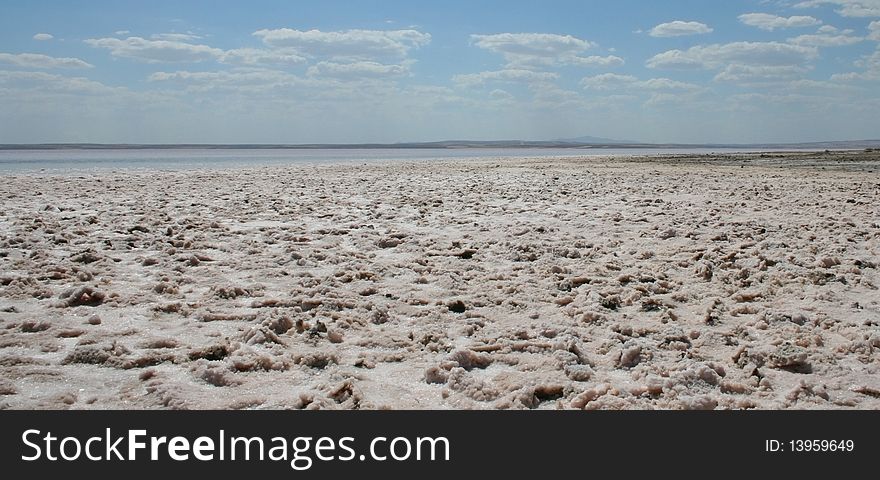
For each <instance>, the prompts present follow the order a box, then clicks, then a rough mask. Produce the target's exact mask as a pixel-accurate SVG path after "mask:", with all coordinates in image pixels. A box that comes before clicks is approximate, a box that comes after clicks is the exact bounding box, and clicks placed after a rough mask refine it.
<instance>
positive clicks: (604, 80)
mask: <svg viewBox="0 0 880 480" xmlns="http://www.w3.org/2000/svg"><path fill="white" fill-rule="evenodd" d="M581 86H582V87H584V88H586V89H590V90H613V89H620V88H631V89H638V90H648V91H662V90H666V91H676V90H677V91H688V90H699V89H700V88H701V87H700V86H699V85H695V84H693V83H686V82H680V81H677V80H672V79H669V78H662V77H661V78H649V79H647V80H639V79H638V78H636V77H634V76H632V75H617V74H614V73H605V74H602V75H596V76H593V77H585V78H584V79H582V80H581Z"/></svg>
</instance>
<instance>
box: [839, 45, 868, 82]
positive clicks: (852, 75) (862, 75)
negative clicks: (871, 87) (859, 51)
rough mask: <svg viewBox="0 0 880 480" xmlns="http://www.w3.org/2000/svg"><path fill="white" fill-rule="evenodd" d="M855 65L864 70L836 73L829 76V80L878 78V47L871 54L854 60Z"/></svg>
mask: <svg viewBox="0 0 880 480" xmlns="http://www.w3.org/2000/svg"><path fill="white" fill-rule="evenodd" d="M856 66H857V67H862V68H863V69H864V71H862V72H846V73H836V74H834V75H832V76H831V80H832V81H836V82H840V81H853V80H865V81H876V80H880V47H878V48H877V50H875V51H874V53H873V54H872V55H870V56H868V57H865V58H863V59H861V60H859V61H858V62H856Z"/></svg>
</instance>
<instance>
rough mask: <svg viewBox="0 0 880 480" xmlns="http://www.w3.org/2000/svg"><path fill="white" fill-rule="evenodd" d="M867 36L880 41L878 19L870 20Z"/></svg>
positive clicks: (879, 23)
mask: <svg viewBox="0 0 880 480" xmlns="http://www.w3.org/2000/svg"><path fill="white" fill-rule="evenodd" d="M868 32H869V33H868V38H869V39H871V40H876V41H878V42H880V21H876V22H871V24H870V25H868Z"/></svg>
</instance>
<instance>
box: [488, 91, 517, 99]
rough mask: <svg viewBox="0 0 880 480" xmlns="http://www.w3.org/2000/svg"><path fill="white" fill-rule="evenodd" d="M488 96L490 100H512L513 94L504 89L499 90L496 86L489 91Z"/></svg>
mask: <svg viewBox="0 0 880 480" xmlns="http://www.w3.org/2000/svg"><path fill="white" fill-rule="evenodd" d="M489 98H491V99H492V100H498V101H505V102H507V101H511V100H513V99H514V96H513V95H512V94H511V93H510V92H508V91H506V90H501V89H500V88H496V89H495V90H492V91H491V92H489Z"/></svg>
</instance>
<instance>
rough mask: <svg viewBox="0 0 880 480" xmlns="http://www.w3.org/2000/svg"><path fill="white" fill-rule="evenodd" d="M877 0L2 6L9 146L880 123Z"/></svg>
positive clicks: (724, 133) (503, 136)
mask: <svg viewBox="0 0 880 480" xmlns="http://www.w3.org/2000/svg"><path fill="white" fill-rule="evenodd" d="M878 112H880V0H790V1H787V0H725V1H722V0H717V1H715V0H664V1H654V0H652V1H638V0H617V1H589V0H580V1H554V0H545V1H540V2H539V1H530V2H525V1H515V0H507V1H479V0H470V1H460V0H450V1H444V2H427V1H425V2H422V1H414V0H408V1H394V0H392V1H375V0H360V1H328V0H324V1H306V0H303V1H295V2H294V1H268V0H266V1H260V0H251V1H237V2H232V1H222V0H214V1H202V0H190V1H185V2H182V1H179V0H174V1H166V0H151V1H124V0H116V1H103V0H94V1H81V0H68V1H40V0H29V1H19V0H3V2H0V143H47V142H59V143H71V142H94V143H394V142H416V141H437V140H446V139H467V140H508V139H519V140H552V139H560V138H573V137H580V136H585V135H589V136H596V137H606V138H615V139H625V140H633V141H640V142H652V143H722V142H723V143H765V142H808V141H830V140H859V139H877V138H880V114H878Z"/></svg>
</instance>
